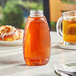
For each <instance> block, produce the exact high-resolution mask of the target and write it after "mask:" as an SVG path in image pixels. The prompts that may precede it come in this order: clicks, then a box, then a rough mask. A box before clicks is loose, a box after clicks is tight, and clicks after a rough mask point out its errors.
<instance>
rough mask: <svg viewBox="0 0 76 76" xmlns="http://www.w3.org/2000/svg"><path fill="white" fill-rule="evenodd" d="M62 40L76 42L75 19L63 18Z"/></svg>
mask: <svg viewBox="0 0 76 76" xmlns="http://www.w3.org/2000/svg"><path fill="white" fill-rule="evenodd" d="M63 41H65V42H70V43H76V19H71V20H63Z"/></svg>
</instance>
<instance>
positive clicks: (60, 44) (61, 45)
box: [59, 41, 76, 50]
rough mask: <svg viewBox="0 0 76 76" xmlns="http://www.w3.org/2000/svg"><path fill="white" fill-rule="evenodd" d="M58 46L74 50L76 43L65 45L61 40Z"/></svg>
mask: <svg viewBox="0 0 76 76" xmlns="http://www.w3.org/2000/svg"><path fill="white" fill-rule="evenodd" d="M59 47H60V48H63V49H69V50H76V45H65V44H64V43H63V41H60V42H59Z"/></svg>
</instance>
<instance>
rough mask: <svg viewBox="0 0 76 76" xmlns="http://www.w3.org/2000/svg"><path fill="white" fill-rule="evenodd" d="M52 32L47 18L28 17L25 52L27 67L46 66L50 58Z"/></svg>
mask: <svg viewBox="0 0 76 76" xmlns="http://www.w3.org/2000/svg"><path fill="white" fill-rule="evenodd" d="M50 48H51V43H50V32H49V27H48V24H47V21H46V18H45V17H28V20H27V23H26V27H25V30H24V40H23V51H24V60H25V62H26V64H27V65H44V64H47V63H48V61H49V58H50Z"/></svg>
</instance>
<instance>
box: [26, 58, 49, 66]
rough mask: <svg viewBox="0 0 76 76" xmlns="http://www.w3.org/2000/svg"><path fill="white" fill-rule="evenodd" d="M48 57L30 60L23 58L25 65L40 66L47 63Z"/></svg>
mask: <svg viewBox="0 0 76 76" xmlns="http://www.w3.org/2000/svg"><path fill="white" fill-rule="evenodd" d="M48 61H49V59H45V60H30V59H25V62H26V65H29V66H40V65H45V64H47V63H48Z"/></svg>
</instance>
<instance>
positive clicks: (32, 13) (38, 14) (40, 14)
mask: <svg viewBox="0 0 76 76" xmlns="http://www.w3.org/2000/svg"><path fill="white" fill-rule="evenodd" d="M43 16H44V14H43V11H42V10H31V11H30V17H43Z"/></svg>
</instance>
